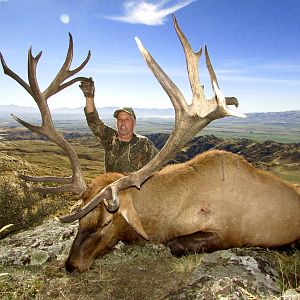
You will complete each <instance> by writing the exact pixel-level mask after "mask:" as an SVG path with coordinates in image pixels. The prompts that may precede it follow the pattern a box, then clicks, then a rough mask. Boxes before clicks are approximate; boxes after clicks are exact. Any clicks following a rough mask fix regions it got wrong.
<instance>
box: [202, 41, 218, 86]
mask: <svg viewBox="0 0 300 300" xmlns="http://www.w3.org/2000/svg"><path fill="white" fill-rule="evenodd" d="M204 51H205V61H206V67H207V70H208V73H209V75H210V80H211V86H212V88H214V86H213V81H214V82H215V83H216V84H217V86H218V87H219V84H218V80H217V76H216V73H215V71H214V68H213V66H212V64H211V60H210V57H209V54H208V50H207V46H206V45H205V50H204ZM219 88H220V87H219Z"/></svg>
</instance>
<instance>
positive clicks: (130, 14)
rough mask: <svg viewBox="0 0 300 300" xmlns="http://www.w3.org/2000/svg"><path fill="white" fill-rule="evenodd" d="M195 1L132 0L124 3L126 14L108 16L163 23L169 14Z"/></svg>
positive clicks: (131, 21) (117, 18)
mask: <svg viewBox="0 0 300 300" xmlns="http://www.w3.org/2000/svg"><path fill="white" fill-rule="evenodd" d="M194 1H195V0H176V1H174V0H158V1H149V0H145V1H143V0H130V1H126V2H125V3H124V4H123V9H124V15H122V16H110V17H107V18H108V19H111V20H115V21H120V22H125V23H131V24H144V25H163V24H164V21H165V19H166V16H167V15H169V14H172V13H174V12H176V11H178V10H179V9H181V8H183V7H185V6H187V5H189V4H191V3H192V2H194ZM170 2H171V3H170ZM168 4H169V5H168Z"/></svg>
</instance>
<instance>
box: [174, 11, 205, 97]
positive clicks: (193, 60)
mask: <svg viewBox="0 0 300 300" xmlns="http://www.w3.org/2000/svg"><path fill="white" fill-rule="evenodd" d="M173 21H174V28H175V31H176V33H177V36H178V38H179V40H180V42H181V45H182V47H183V50H184V53H185V57H186V66H187V71H188V76H189V81H190V86H191V90H192V94H193V98H194V99H205V96H204V91H203V88H202V86H201V83H200V79H199V59H200V57H201V54H202V48H200V50H199V51H198V52H194V51H193V49H192V47H191V45H190V43H189V41H188V40H187V38H186V36H185V34H184V33H183V32H182V30H181V29H180V27H179V25H178V22H177V19H176V17H175V15H173Z"/></svg>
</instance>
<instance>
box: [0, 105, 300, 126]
mask: <svg viewBox="0 0 300 300" xmlns="http://www.w3.org/2000/svg"><path fill="white" fill-rule="evenodd" d="M116 109H117V107H98V108H97V110H98V112H99V114H100V116H101V117H102V118H106V119H109V118H112V115H113V112H114V111H115V110H116ZM134 110H135V112H136V115H137V117H138V118H172V117H174V109H173V108H166V109H158V108H134ZM11 113H13V114H21V115H24V114H31V115H34V114H37V115H39V111H38V109H37V108H34V107H24V106H17V105H0V114H1V115H4V114H5V115H10V114H11ZM52 114H53V116H56V115H57V116H61V115H68V116H70V117H71V116H73V115H74V116H75V115H82V114H83V107H78V108H59V109H53V110H52ZM246 115H247V118H245V119H241V118H235V117H229V118H223V119H220V120H217V122H226V123H227V122H243V123H300V110H292V111H283V112H266V113H265V112H263V113H259V112H257V113H248V114H246ZM0 121H1V118H0Z"/></svg>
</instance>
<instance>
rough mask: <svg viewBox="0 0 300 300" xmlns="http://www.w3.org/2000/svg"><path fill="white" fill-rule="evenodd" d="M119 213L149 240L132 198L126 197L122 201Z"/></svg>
mask: <svg viewBox="0 0 300 300" xmlns="http://www.w3.org/2000/svg"><path fill="white" fill-rule="evenodd" d="M119 212H120V213H121V215H122V216H123V218H124V219H125V220H126V221H127V223H128V224H129V225H130V226H132V227H133V229H134V230H135V231H136V232H137V233H138V234H139V235H140V236H141V237H143V238H144V239H146V240H149V237H148V234H147V233H146V232H145V230H144V228H143V225H142V222H141V219H140V217H139V215H138V213H137V211H136V209H135V207H134V204H133V201H132V198H130V197H126V199H124V198H123V199H122V200H121V201H120V207H119Z"/></svg>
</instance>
